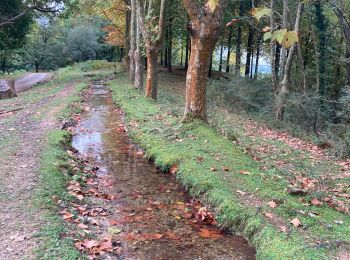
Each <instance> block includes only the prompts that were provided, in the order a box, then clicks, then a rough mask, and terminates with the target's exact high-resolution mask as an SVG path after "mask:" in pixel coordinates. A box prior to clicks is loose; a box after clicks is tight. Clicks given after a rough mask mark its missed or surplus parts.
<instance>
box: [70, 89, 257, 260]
mask: <svg viewBox="0 0 350 260" xmlns="http://www.w3.org/2000/svg"><path fill="white" fill-rule="evenodd" d="M85 102H86V103H85V106H86V109H85V110H87V111H88V112H87V114H86V116H85V117H84V118H85V119H83V120H81V121H80V122H79V124H78V126H77V128H76V129H75V135H74V137H73V141H72V145H73V147H74V148H76V149H77V150H78V151H79V154H80V156H81V157H83V158H84V159H86V160H88V161H89V163H90V164H93V165H94V168H95V169H96V171H95V177H94V178H92V179H90V180H88V187H87V188H88V189H90V192H95V193H96V194H100V196H95V197H99V198H94V199H90V201H89V202H87V203H88V204H89V203H94V206H95V207H97V206H98V207H101V208H102V209H103V210H101V209H100V210H99V212H104V214H100V216H97V217H98V220H97V221H98V223H97V224H96V221H95V225H94V228H92V229H91V231H89V232H92V235H93V236H96V240H103V239H106V237H108V239H109V240H111V239H112V240H113V245H114V246H115V245H117V246H118V247H120V250H117V251H114V253H113V254H102V256H101V255H99V256H97V255H98V254H97V255H96V254H94V252H92V253H91V252H89V254H90V256H91V255H93V256H91V258H99V259H255V251H254V249H253V248H252V247H251V246H249V245H248V243H247V241H246V240H244V239H243V238H242V237H240V236H235V235H232V234H228V233H226V232H224V231H221V230H220V229H218V228H217V227H216V226H215V224H216V222H215V218H214V216H213V215H212V213H211V212H210V211H209V210H208V209H207V207H205V205H202V204H201V203H200V202H199V201H196V200H193V199H191V198H189V197H188V195H187V194H186V192H185V190H184V189H182V187H181V186H180V185H179V184H178V183H177V182H176V179H175V177H174V175H171V174H166V173H163V172H161V171H159V170H158V169H156V167H155V166H154V164H153V163H152V162H150V161H148V160H147V159H145V158H144V155H143V151H142V150H141V149H139V148H138V147H137V145H135V144H134V143H132V141H131V140H130V138H129V137H128V136H127V133H126V130H125V126H124V124H123V114H122V111H120V110H119V109H117V108H116V107H115V106H114V105H113V103H112V99H111V94H110V92H109V91H108V90H107V88H106V87H105V86H104V85H103V83H102V82H100V83H99V82H95V83H94V85H93V86H92V87H91V90H90V94H89V95H88V97H87V99H86V100H85ZM101 194H104V195H103V196H101ZM84 207H85V208H87V207H89V206H88V205H85V206H84ZM89 221H90V222H91V218H90V220H89ZM89 221H87V222H89ZM111 237H112V238H111Z"/></svg>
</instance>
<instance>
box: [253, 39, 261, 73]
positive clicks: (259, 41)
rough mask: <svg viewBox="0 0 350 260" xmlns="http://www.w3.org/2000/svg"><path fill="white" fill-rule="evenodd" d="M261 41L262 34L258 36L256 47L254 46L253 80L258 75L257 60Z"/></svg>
mask: <svg viewBox="0 0 350 260" xmlns="http://www.w3.org/2000/svg"><path fill="white" fill-rule="evenodd" d="M261 40H262V34H260V35H259V37H258V42H257V46H256V58H255V71H254V79H257V78H258V73H259V58H260V48H261Z"/></svg>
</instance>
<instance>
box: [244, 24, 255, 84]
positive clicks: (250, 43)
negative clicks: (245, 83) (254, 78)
mask: <svg viewBox="0 0 350 260" xmlns="http://www.w3.org/2000/svg"><path fill="white" fill-rule="evenodd" d="M253 40H254V30H253V28H252V27H251V26H249V32H248V42H247V59H246V63H245V73H244V75H245V76H246V77H249V74H250V62H251V58H252V49H253Z"/></svg>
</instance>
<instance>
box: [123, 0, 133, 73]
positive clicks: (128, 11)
mask: <svg viewBox="0 0 350 260" xmlns="http://www.w3.org/2000/svg"><path fill="white" fill-rule="evenodd" d="M124 3H125V5H126V7H127V8H126V11H125V12H126V15H125V53H126V55H125V66H126V68H127V70H128V71H129V70H130V57H129V51H130V20H131V9H130V0H125V1H124Z"/></svg>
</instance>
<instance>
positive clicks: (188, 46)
mask: <svg viewBox="0 0 350 260" xmlns="http://www.w3.org/2000/svg"><path fill="white" fill-rule="evenodd" d="M189 49H190V33H189V32H187V34H186V55H185V69H187V68H188V56H189Z"/></svg>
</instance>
